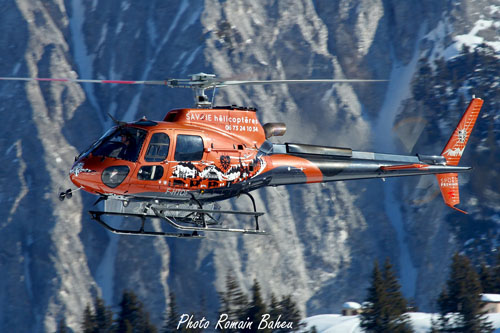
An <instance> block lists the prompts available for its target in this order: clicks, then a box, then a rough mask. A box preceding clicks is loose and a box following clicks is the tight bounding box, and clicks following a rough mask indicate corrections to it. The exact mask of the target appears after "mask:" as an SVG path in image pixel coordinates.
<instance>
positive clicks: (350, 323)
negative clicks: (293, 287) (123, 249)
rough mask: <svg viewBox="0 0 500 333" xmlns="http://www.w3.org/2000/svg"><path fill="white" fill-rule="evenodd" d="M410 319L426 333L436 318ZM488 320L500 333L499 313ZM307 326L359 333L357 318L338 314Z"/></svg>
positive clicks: (412, 314) (323, 331)
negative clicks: (432, 319) (432, 320)
mask: <svg viewBox="0 0 500 333" xmlns="http://www.w3.org/2000/svg"><path fill="white" fill-rule="evenodd" d="M409 315H410V319H411V323H412V325H413V328H414V330H415V333H427V332H429V331H430V329H431V318H435V319H437V318H438V314H435V313H423V312H410V313H409ZM487 317H488V320H489V321H490V322H491V323H492V324H493V327H494V328H495V331H494V332H495V333H500V313H491V314H488V315H487ZM303 322H304V323H305V324H306V325H307V326H306V327H305V329H304V331H307V330H309V329H311V328H312V327H313V326H315V327H316V330H317V331H318V332H320V333H361V332H363V330H362V329H361V327H359V316H342V315H339V314H324V315H318V316H313V317H309V318H306V319H304V320H303Z"/></svg>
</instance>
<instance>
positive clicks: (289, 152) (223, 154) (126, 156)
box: [0, 73, 483, 238]
mask: <svg viewBox="0 0 500 333" xmlns="http://www.w3.org/2000/svg"><path fill="white" fill-rule="evenodd" d="M0 80H22V81H55V82H77V83H110V84H152V85H164V86H166V87H171V88H189V89H192V90H193V92H194V101H195V107H193V108H181V109H174V110H171V111H169V112H168V113H167V114H166V115H165V117H164V119H163V120H161V121H158V120H149V119H146V118H145V117H144V118H141V119H139V120H136V121H133V122H123V121H119V120H117V119H115V118H113V117H111V115H110V117H111V118H112V120H113V122H114V124H115V126H113V127H112V128H110V129H109V130H108V131H106V133H105V134H104V135H103V136H102V137H101V138H99V139H98V140H97V141H95V142H94V143H93V144H91V145H90V147H89V148H87V149H86V150H84V151H83V152H82V153H80V154H79V155H78V156H77V157H76V158H75V162H74V164H73V166H72V167H71V170H70V171H69V178H70V180H71V182H72V183H73V184H74V185H75V186H76V187H77V189H81V190H84V191H86V192H89V193H92V194H94V195H97V196H98V199H97V201H96V204H97V203H98V202H101V201H104V210H102V211H98V210H91V211H89V213H90V216H91V218H92V219H93V220H95V221H96V222H98V223H99V224H101V225H102V226H104V227H105V228H106V229H108V230H109V231H111V232H113V233H116V234H125V235H147V236H165V237H181V238H201V237H203V236H204V232H233V233H243V234H267V233H266V232H265V231H263V230H261V228H260V226H259V217H261V216H262V215H264V212H259V211H257V208H256V203H255V199H254V198H253V196H252V195H251V192H252V191H254V190H257V189H260V188H263V187H266V186H281V185H290V184H310V183H323V182H331V181H346V180H357V179H367V178H382V179H385V178H387V177H400V176H415V175H426V174H435V175H436V178H437V181H438V185H439V187H440V190H441V194H442V197H443V199H444V202H445V204H446V205H447V206H449V207H451V208H453V209H455V210H457V211H459V212H462V213H466V212H465V211H463V210H461V209H459V208H457V207H455V206H456V205H457V204H459V203H460V198H459V188H458V174H459V173H462V172H467V171H470V170H471V167H464V166H458V163H459V160H460V158H461V156H462V154H463V152H464V149H465V146H466V144H467V141H468V139H469V137H470V134H471V131H472V129H473V127H474V124H475V122H476V119H477V117H478V114H479V112H480V110H481V107H482V104H483V100H482V99H480V98H476V97H475V96H473V97H472V100H471V101H470V104H469V106H468V107H467V109H466V111H465V112H464V114H463V116H462V118H461V120H460V122H459V123H458V125H457V127H456V128H455V130H454V131H453V133H452V135H451V137H450V139H449V140H448V142H447V144H446V145H445V147H444V149H443V151H442V152H441V154H439V155H423V154H417V155H414V156H411V155H395V154H383V153H375V152H364V151H356V150H353V149H351V148H345V147H330V146H319V145H311V144H302V143H283V144H282V143H272V142H271V141H270V140H269V139H270V138H271V137H277V136H283V135H284V133H285V131H286V125H285V124H284V123H266V124H264V125H262V124H261V123H260V121H259V119H258V117H257V110H256V109H255V108H251V107H240V106H236V105H230V106H214V105H213V98H212V101H210V100H209V98H208V97H207V95H206V94H205V91H206V90H208V89H212V90H213V91H214V95H215V90H216V89H217V88H223V87H226V86H231V85H260V84H295V83H297V84H301V83H356V82H383V81H386V80H356V79H351V80H336V79H316V80H252V81H234V80H223V79H217V78H216V75H214V74H206V73H198V74H193V75H190V78H189V79H167V80H163V81H121V80H86V79H54V78H13V77H0ZM73 192H74V190H72V189H68V190H66V191H64V192H60V193H59V199H60V200H61V201H63V200H65V199H70V198H71V197H72V195H73ZM242 195H243V196H246V197H248V198H249V199H250V200H251V203H252V206H253V210H250V211H241V210H223V209H221V207H220V205H219V203H220V202H221V201H223V200H226V199H230V198H239V197H241V196H242ZM223 215H236V216H241V217H243V216H249V217H250V218H252V219H253V220H254V226H253V227H252V228H234V227H227V226H223V223H222V221H221V216H223ZM104 216H122V217H133V218H139V219H140V221H141V225H140V227H139V229H122V228H115V227H113V226H111V225H110V224H109V223H107V222H106V221H104V219H103V217H104ZM154 218H158V219H160V220H161V221H164V222H166V223H167V224H168V225H169V226H170V227H173V229H174V230H176V231H174V232H164V231H150V230H146V228H145V222H146V220H148V219H154Z"/></svg>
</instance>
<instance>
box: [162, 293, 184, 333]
mask: <svg viewBox="0 0 500 333" xmlns="http://www.w3.org/2000/svg"><path fill="white" fill-rule="evenodd" d="M168 299H169V302H168V309H167V312H166V316H165V325H164V326H163V329H162V332H164V333H170V332H175V331H176V330H177V325H178V324H179V319H180V316H179V312H177V302H176V300H175V294H174V292H173V291H170V293H169V295H168Z"/></svg>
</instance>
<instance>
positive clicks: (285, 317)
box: [273, 295, 304, 332]
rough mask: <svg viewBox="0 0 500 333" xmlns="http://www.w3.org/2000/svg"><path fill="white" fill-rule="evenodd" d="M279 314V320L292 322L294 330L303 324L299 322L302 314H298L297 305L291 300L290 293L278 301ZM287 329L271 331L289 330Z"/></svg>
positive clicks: (281, 330)
mask: <svg viewBox="0 0 500 333" xmlns="http://www.w3.org/2000/svg"><path fill="white" fill-rule="evenodd" d="M279 308H280V314H281V319H280V321H281V322H287V323H292V327H293V330H294V331H298V330H299V329H301V328H302V327H303V326H304V325H302V324H301V323H300V320H301V318H302V316H301V315H300V310H299V307H298V306H297V303H296V302H295V301H294V300H293V298H292V295H286V296H283V298H282V299H281V301H280V306H279ZM289 331H290V330H289V329H276V330H273V332H289Z"/></svg>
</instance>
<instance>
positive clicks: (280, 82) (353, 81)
mask: <svg viewBox="0 0 500 333" xmlns="http://www.w3.org/2000/svg"><path fill="white" fill-rule="evenodd" d="M358 82H387V80H364V79H311V80H253V81H252V80H249V81H219V82H217V87H223V86H232V85H244V84H293V83H358Z"/></svg>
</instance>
